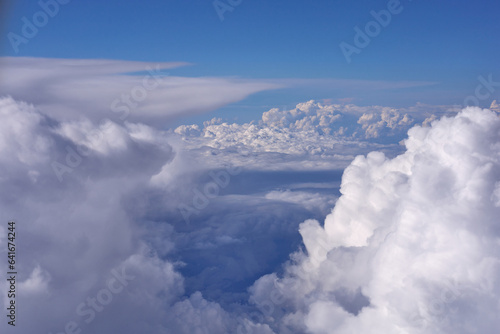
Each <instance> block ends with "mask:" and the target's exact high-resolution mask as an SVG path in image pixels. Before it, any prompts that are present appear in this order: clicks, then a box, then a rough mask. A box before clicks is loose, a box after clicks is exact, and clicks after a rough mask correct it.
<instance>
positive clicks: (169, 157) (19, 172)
mask: <svg viewBox="0 0 500 334" xmlns="http://www.w3.org/2000/svg"><path fill="white" fill-rule="evenodd" d="M336 108H337V107H331V106H323V105H319V104H317V103H315V102H311V103H305V104H301V105H299V106H297V108H294V109H292V110H290V111H286V112H282V111H279V110H275V111H270V112H268V113H266V114H265V116H264V117H263V120H262V121H261V122H259V123H256V124H242V125H238V124H224V123H221V122H209V123H207V124H206V125H205V126H204V128H200V127H196V126H184V127H179V128H178V129H177V130H176V131H162V130H160V129H158V128H155V127H152V126H148V125H144V124H140V123H135V122H129V121H127V122H120V121H116V122H115V121H113V120H112V119H108V120H104V121H102V122H93V121H92V120H90V119H88V118H86V117H78V118H69V119H66V118H64V117H63V118H58V117H56V116H55V114H53V115H48V114H47V113H45V112H44V111H41V110H40V109H39V108H38V106H36V105H32V104H28V103H24V102H20V101H17V100H15V99H13V98H10V97H5V98H1V99H0V114H1V115H2V118H3V119H4V122H3V123H2V125H0V127H1V130H2V131H0V153H1V154H0V187H2V189H3V191H2V192H1V194H0V221H3V222H4V223H2V224H1V225H0V257H1V258H3V260H2V261H1V263H0V264H2V266H3V267H6V263H5V259H6V258H7V256H6V249H7V248H6V242H7V233H6V232H7V229H6V222H7V221H8V220H11V219H15V220H16V221H17V232H18V234H17V239H16V245H17V247H18V250H19V252H18V255H17V257H18V263H17V266H18V267H17V270H18V272H19V275H18V281H17V287H18V290H19V292H22V293H21V294H19V296H18V297H17V299H16V302H17V303H18V305H19V310H22V317H21V316H20V317H19V318H18V321H19V322H18V324H17V326H16V327H17V328H16V330H19V331H21V332H23V333H24V332H26V333H31V332H36V331H41V332H45V333H50V332H52V333H59V332H64V331H71V330H72V329H75V328H76V329H81V330H82V333H86V332H88V333H92V332H101V331H106V332H120V333H124V334H128V333H137V332H140V333H155V334H157V333H172V332H175V333H180V334H182V333H197V332H199V333H265V334H270V333H351V332H360V333H370V332H387V333H396V332H401V331H403V332H408V333H448V332H456V333H466V332H472V331H473V330H475V329H477V331H479V332H481V333H490V332H491V333H493V332H494V330H496V328H498V320H497V316H496V315H497V314H498V312H499V307H500V305H499V304H498V299H499V295H500V288H499V286H500V284H499V281H498V279H499V277H500V271H499V268H500V267H499V258H498V254H500V252H499V249H498V247H499V241H498V240H499V235H500V230H499V228H498V224H497V217H498V216H499V212H498V210H499V206H500V181H499V180H500V166H499V164H500V161H499V160H500V153H499V152H500V151H499V150H500V144H499V142H500V138H499V133H500V132H499V131H500V120H499V118H498V115H497V114H496V113H494V112H491V111H486V110H479V109H473V108H472V109H467V110H465V111H463V112H461V113H460V114H458V115H453V114H452V113H450V117H448V118H443V119H441V120H439V118H440V116H441V114H440V113H448V111H447V110H445V108H441V107H436V109H435V110H432V109H429V110H431V111H428V112H426V113H418V112H413V113H412V112H411V111H410V110H409V109H407V110H394V109H390V108H386V109H384V108H383V107H372V108H368V107H357V106H353V105H351V106H348V107H347V106H346V108H350V109H352V110H353V111H352V112H350V113H349V112H347V111H345V110H344V111H338V110H337V109H336ZM377 108H378V109H377ZM420 108H421V109H426V108H425V107H424V106H416V107H415V109H420ZM328 109H331V110H332V111H331V112H330V111H328ZM384 110H386V111H385V114H384ZM396 113H397V115H399V116H397V115H396ZM49 114H50V113H49ZM367 114H373V115H374V116H373V119H374V123H370V124H379V122H381V121H383V123H382V124H381V125H380V129H378V130H379V134H380V138H382V139H384V138H390V137H392V138H395V140H396V141H399V137H398V135H397V134H393V133H392V132H391V131H393V130H394V131H395V133H399V131H403V130H402V129H404V128H406V127H409V125H408V124H406V121H404V120H405V115H406V114H408V115H410V114H411V119H413V120H414V121H413V122H414V123H423V126H421V127H420V126H417V127H413V128H412V129H411V130H410V131H409V135H408V138H407V139H406V140H405V146H404V147H403V146H400V145H397V144H396V145H394V144H387V143H385V142H383V141H382V142H379V143H370V141H371V140H373V139H372V138H370V141H369V140H368V139H367V138H366V136H365V135H364V133H363V132H359V133H360V135H359V136H358V135H353V134H349V133H347V132H346V133H345V134H340V133H338V134H334V133H330V134H326V133H325V131H323V130H322V128H333V127H334V126H337V125H335V124H336V123H337V122H341V121H342V119H343V118H347V116H349V115H353V117H352V122H350V123H349V124H351V125H352V126H354V127H357V128H358V131H362V130H363V125H362V124H359V123H358V120H359V119H360V118H362V117H363V115H367ZM328 115H330V116H328ZM336 115H340V117H339V116H336ZM432 115H436V116H434V117H433V116H432ZM322 116H325V118H323V120H322ZM327 116H328V117H327ZM396 116H397V117H396ZM365 118H366V117H365ZM407 119H410V118H407ZM402 121H403V122H402ZM283 122H284V123H283ZM282 123H283V124H282ZM414 123H412V124H414ZM344 125H347V124H344ZM176 132H177V133H176ZM287 141H288V146H287V145H286V143H287ZM335 145H337V146H335ZM318 149H319V150H320V151H321V150H324V151H322V153H319V152H320V151H317V150H318ZM377 149H382V150H385V151H386V152H387V153H388V155H385V154H384V153H382V152H374V153H370V154H368V155H367V156H364V155H361V156H358V157H356V158H355V157H354V155H357V154H359V153H363V154H364V153H366V152H367V151H369V150H377ZM404 149H406V151H405V152H404V153H401V154H399V155H397V154H398V152H401V151H402V150H404ZM277 162H278V163H277ZM349 163H350V165H349V167H347V169H345V172H344V175H343V177H342V180H341V179H340V178H341V175H342V169H339V168H338V167H339V166H341V165H343V164H345V165H347V164H349ZM273 164H274V168H272V167H273ZM335 164H338V165H335ZM297 165H299V167H297ZM335 166H337V169H335V168H334V167H335ZM340 182H341V183H340ZM339 185H340V192H339V189H338V188H339ZM332 207H333V208H334V209H333V211H332V212H331V213H330V214H329V210H330V209H331V208H332ZM325 217H326V219H325ZM320 221H321V222H322V221H324V224H323V223H319V222H320ZM287 260H288V262H287ZM7 284H8V282H7V281H4V282H0V300H1V301H2V305H3V306H2V307H3V308H4V309H5V308H6V303H7V302H8V298H7V296H6V294H5V292H6V291H7V290H8V289H7ZM40 305H46V307H42V308H41V307H40ZM19 314H21V311H19ZM7 326H8V325H7V324H6V322H1V323H0V330H1V331H2V332H4V331H5V332H7V328H9V329H10V327H7ZM67 328H69V329H67Z"/></svg>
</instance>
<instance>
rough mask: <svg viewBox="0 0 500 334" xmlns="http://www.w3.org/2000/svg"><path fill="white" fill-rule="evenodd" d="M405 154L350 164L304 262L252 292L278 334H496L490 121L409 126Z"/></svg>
mask: <svg viewBox="0 0 500 334" xmlns="http://www.w3.org/2000/svg"><path fill="white" fill-rule="evenodd" d="M405 146H406V152H405V153H404V154H401V155H399V156H397V157H395V158H393V159H388V158H386V157H385V156H384V154H382V153H376V152H374V153H370V154H368V156H366V157H363V156H359V157H357V158H356V159H355V160H354V161H353V162H352V164H351V165H350V166H349V167H347V168H346V170H345V172H344V176H343V179H342V185H341V193H342V196H341V197H340V198H339V200H338V201H337V203H336V205H335V208H334V209H333V211H332V213H331V214H330V215H328V217H327V218H326V220H325V222H324V224H320V223H319V222H318V221H315V220H307V221H305V222H304V223H302V224H301V226H300V233H301V235H302V238H303V242H304V245H305V252H297V253H295V254H294V255H293V256H292V262H291V263H290V264H289V265H288V266H287V267H286V270H285V273H284V275H283V276H282V277H279V278H278V276H277V275H276V274H271V275H267V276H264V277H262V278H261V279H259V280H258V281H257V282H256V283H255V285H254V286H253V287H252V289H251V291H252V298H251V300H252V301H253V302H254V303H255V304H256V305H257V306H258V307H259V308H260V309H261V312H262V314H264V315H265V316H267V317H268V318H272V319H274V321H273V324H274V326H273V329H274V330H275V331H276V332H277V333H297V332H305V333H401V332H404V333H472V332H477V333H495V332H496V331H497V329H498V326H499V325H500V323H499V318H498V314H499V312H500V304H499V303H498V300H499V297H500V256H499V254H500V248H499V247H500V243H499V240H500V226H499V224H498V217H499V216H500V206H499V201H498V194H499V190H498V189H499V184H500V182H499V180H500V119H499V117H498V115H497V114H496V113H494V112H491V111H488V110H480V109H478V108H468V109H466V110H464V111H463V112H461V113H459V114H458V115H457V116H456V117H451V118H443V119H441V120H439V121H435V122H433V124H432V127H414V128H412V129H411V130H410V131H409V138H408V139H407V140H406V141H405Z"/></svg>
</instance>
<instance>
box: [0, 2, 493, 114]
mask: <svg viewBox="0 0 500 334" xmlns="http://www.w3.org/2000/svg"><path fill="white" fill-rule="evenodd" d="M221 1H223V2H227V1H228V0H221ZM233 1H236V0H233ZM7 3H9V1H7ZM387 3H388V1H379V0H377V1H368V0H351V1H346V0H342V1H339V0H315V1H310V0H307V1H306V0H272V1H271V0H243V1H242V2H241V4H240V5H238V6H236V7H235V8H234V10H233V11H232V12H226V13H225V14H224V17H225V19H224V21H221V20H220V19H219V17H218V16H217V13H216V10H215V9H214V6H213V1H212V0H178V1H169V0H149V1H144V2H139V1H123V0H120V1H118V0H106V1H97V0H87V1H83V0H72V1H70V3H68V4H66V5H61V8H60V12H59V13H58V14H57V15H56V16H55V17H54V18H51V19H50V20H49V22H48V24H47V25H46V26H44V27H42V28H40V31H39V33H38V34H37V36H36V37H34V38H33V39H31V40H30V41H29V43H28V44H26V45H20V47H19V53H17V54H16V53H15V52H14V51H13V49H12V47H11V46H10V43H9V41H8V39H7V37H6V36H7V33H8V32H15V33H18V34H20V31H21V27H22V21H21V18H22V17H23V16H26V17H28V18H30V19H31V17H32V16H33V14H34V13H36V12H37V11H39V10H40V6H39V5H38V1H16V2H15V3H14V1H11V2H10V5H7V6H4V7H3V8H2V12H3V13H2V16H1V18H2V20H3V22H2V23H3V31H2V36H3V38H2V44H1V45H2V49H1V50H0V52H1V54H2V55H7V56H32V57H58V58H109V59H126V60H144V61H187V62H191V63H194V66H190V67H186V68H182V69H177V70H174V71H172V74H175V75H186V76H240V77H246V78H341V79H363V80H408V81H431V82H437V83H438V84H437V85H435V86H432V87H427V88H414V89H412V90H411V91H408V90H406V91H402V92H400V94H395V95H393V96H390V97H384V96H375V95H374V96H372V97H370V96H369V95H367V96H363V92H359V93H358V95H359V96H357V98H359V103H360V104H370V103H378V104H384V103H385V105H405V104H406V105H411V104H414V103H415V102H417V101H420V102H426V103H434V104H438V103H441V104H447V103H461V102H462V101H463V99H464V97H465V96H466V95H469V94H471V93H473V91H474V89H475V87H476V86H477V84H478V82H477V76H478V75H483V76H485V75H488V74H490V73H491V74H492V75H493V78H496V79H495V80H496V81H500V70H499V66H498V65H499V59H500V45H499V43H498V37H497V35H498V32H499V31H500V19H499V18H500V10H499V9H500V3H499V2H498V1H497V0H482V1H470V0H455V1H433V0H413V1H410V0H402V1H401V6H402V7H403V10H402V11H401V13H399V14H397V15H393V17H392V21H391V23H390V24H389V25H388V26H387V27H384V28H382V31H381V33H380V34H379V35H377V36H376V37H374V38H373V39H372V41H371V43H370V44H369V45H368V46H367V47H366V48H364V49H362V50H361V53H360V54H354V55H353V56H352V62H351V63H350V64H347V62H346V60H345V58H344V56H343V54H342V52H341V50H340V48H339V43H341V42H342V41H345V42H347V43H350V44H353V38H354V34H355V33H354V30H353V28H354V26H356V25H357V26H360V27H361V28H364V26H365V24H366V23H367V22H369V21H371V20H373V18H372V17H371V15H370V11H372V10H375V11H379V10H382V9H386V8H387ZM273 94H274V95H273ZM272 96H275V97H277V96H279V98H273V97H272ZM497 96H498V93H497ZM340 97H341V96H338V95H336V94H335V91H329V90H328V88H325V89H319V90H314V89H310V90H309V91H307V89H305V90H304V89H300V90H299V89H296V90H295V91H289V92H288V93H283V92H274V93H273V92H266V93H261V94H258V96H257V97H252V98H250V99H249V100H248V101H246V103H250V104H252V103H260V104H266V103H267V102H269V103H271V104H276V103H279V104H281V105H284V104H288V103H290V104H293V103H295V102H298V101H303V100H307V99H309V98H315V99H318V98H340ZM255 99H257V100H259V102H256V101H255ZM384 99H385V100H384ZM485 104H487V103H485Z"/></svg>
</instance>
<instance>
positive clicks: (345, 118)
mask: <svg viewBox="0 0 500 334" xmlns="http://www.w3.org/2000/svg"><path fill="white" fill-rule="evenodd" d="M454 110H455V109H454V108H453V107H451V106H426V105H422V104H417V105H416V106H414V107H410V108H402V109H395V108H389V107H382V106H368V107H360V106H356V105H353V104H348V105H340V104H328V103H322V102H316V101H308V102H305V103H299V104H297V106H296V107H295V108H293V109H290V110H280V109H278V108H273V109H271V110H269V111H267V112H264V113H263V114H262V119H261V120H260V121H259V122H250V123H245V124H236V123H233V124H228V123H225V122H223V121H222V120H221V119H212V120H211V121H209V122H205V123H204V126H203V127H200V126H198V125H196V124H194V125H181V126H179V127H178V128H177V129H175V133H177V134H179V135H181V136H182V138H183V140H184V141H185V143H186V145H187V146H188V147H190V149H193V150H195V149H196V150H198V152H199V154H200V155H204V156H205V157H206V160H207V161H213V163H214V164H217V163H220V161H229V160H230V161H232V162H234V163H237V164H244V165H246V166H252V168H259V169H296V170H297V169H304V170H312V169H328V168H331V169H333V168H335V169H338V168H344V167H346V166H347V165H348V164H349V162H350V161H351V160H352V159H353V158H354V157H355V156H356V155H358V154H367V153H368V152H370V151H373V150H377V151H383V152H385V153H387V154H392V155H393V154H395V153H398V152H400V151H401V148H402V147H401V146H400V145H398V143H399V142H400V141H401V140H402V139H404V138H405V137H406V134H407V131H408V129H409V128H410V127H411V126H413V125H415V124H424V125H428V124H429V123H430V121H432V120H433V119H436V118H438V117H440V116H442V115H450V114H456V112H455V111H454Z"/></svg>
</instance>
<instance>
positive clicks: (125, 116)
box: [0, 57, 280, 127]
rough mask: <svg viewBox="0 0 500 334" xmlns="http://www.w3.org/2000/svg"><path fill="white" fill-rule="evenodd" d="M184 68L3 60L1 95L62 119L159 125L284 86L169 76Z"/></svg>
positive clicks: (0, 60) (112, 62) (130, 63)
mask: <svg viewBox="0 0 500 334" xmlns="http://www.w3.org/2000/svg"><path fill="white" fill-rule="evenodd" d="M186 65H189V64H187V63H180V62H177V63H152V62H135V61H118V60H102V59H44V58H25V57H15V58H13V57H4V58H0V68H1V72H2V73H1V77H0V94H1V95H10V96H12V97H13V98H15V99H18V100H23V101H29V102H30V103H35V104H36V105H37V106H38V108H39V109H40V110H42V111H43V112H44V113H45V114H47V115H49V116H53V117H56V118H58V119H64V120H75V119H78V118H79V117H86V118H89V119H91V120H93V121H94V122H95V121H101V120H104V119H111V120H113V121H123V120H128V121H134V122H137V121H140V122H143V123H144V122H145V123H148V124H151V125H155V126H160V127H161V126H165V124H166V122H167V121H168V120H171V119H173V118H174V117H179V116H186V115H192V114H197V113H202V112H206V111H210V110H215V109H217V108H219V107H222V106H224V105H226V104H228V103H233V102H237V101H240V100H242V99H243V98H246V97H247V96H249V95H250V94H253V93H256V92H260V91H264V90H269V89H275V88H278V87H280V86H279V85H277V84H272V83H266V82H263V81H255V80H243V79H235V78H210V77H202V78H190V77H176V76H173V75H169V73H168V70H169V69H175V68H178V67H180V66H186ZM132 74H135V75H132Z"/></svg>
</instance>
